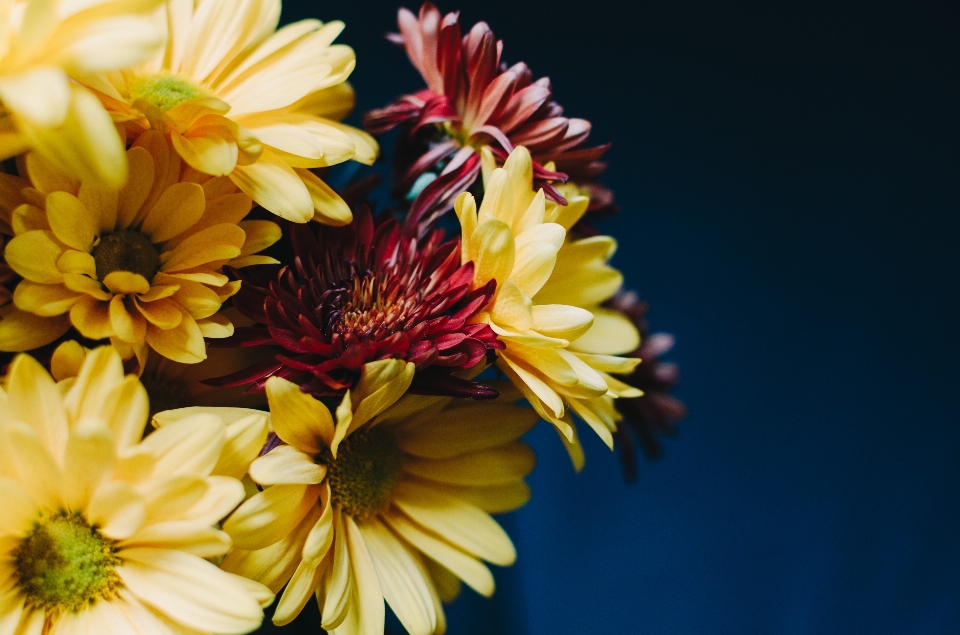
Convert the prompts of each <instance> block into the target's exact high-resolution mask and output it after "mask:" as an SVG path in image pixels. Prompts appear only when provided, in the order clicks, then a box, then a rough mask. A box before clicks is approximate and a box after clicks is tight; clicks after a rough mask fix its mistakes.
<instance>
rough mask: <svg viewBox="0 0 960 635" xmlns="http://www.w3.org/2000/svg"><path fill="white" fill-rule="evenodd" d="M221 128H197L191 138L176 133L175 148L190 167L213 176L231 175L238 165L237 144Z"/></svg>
mask: <svg viewBox="0 0 960 635" xmlns="http://www.w3.org/2000/svg"><path fill="white" fill-rule="evenodd" d="M227 134H228V133H227V131H226V129H225V128H221V127H219V126H218V127H210V128H199V129H197V128H195V129H193V130H191V131H190V134H189V136H184V135H180V134H178V133H176V132H174V133H173V134H172V135H171V141H172V142H173V147H174V148H175V149H176V151H177V153H178V154H179V155H180V156H182V157H183V160H184V161H186V162H187V163H188V164H189V165H190V167H192V168H194V169H196V170H199V171H200V172H203V173H204V174H212V175H213V176H223V175H226V174H230V173H231V172H232V171H233V170H234V168H235V167H236V165H237V156H238V153H239V151H238V149H237V143H236V141H234V140H233V139H232V138H228V137H227V136H226V135H227Z"/></svg>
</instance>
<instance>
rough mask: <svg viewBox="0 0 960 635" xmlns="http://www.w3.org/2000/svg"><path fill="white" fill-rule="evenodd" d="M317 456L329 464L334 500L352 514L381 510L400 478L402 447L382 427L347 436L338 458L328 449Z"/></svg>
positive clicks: (329, 480)
mask: <svg viewBox="0 0 960 635" xmlns="http://www.w3.org/2000/svg"><path fill="white" fill-rule="evenodd" d="M318 458H319V459H320V462H321V463H323V464H325V465H326V466H327V479H328V482H329V483H330V494H331V496H332V498H333V501H334V503H335V504H337V505H339V506H340V508H341V509H343V511H344V512H345V513H347V514H349V515H350V516H352V517H353V518H358V519H363V518H368V517H370V516H372V515H374V514H376V513H377V512H380V511H382V510H383V509H384V508H385V507H386V506H387V504H388V503H389V502H390V497H391V496H392V495H393V490H394V489H395V488H396V486H397V483H399V482H400V463H401V459H400V448H399V447H397V444H396V442H395V441H394V440H393V436H391V434H390V433H389V432H388V431H386V430H384V429H382V428H373V429H371V430H368V431H364V432H357V433H354V434H352V435H350V436H349V437H347V438H346V439H344V440H343V442H342V443H341V444H340V447H339V448H338V449H337V458H336V459H333V458H332V457H331V456H330V455H329V452H326V451H324V452H323V453H322V455H321V456H320V457H318Z"/></svg>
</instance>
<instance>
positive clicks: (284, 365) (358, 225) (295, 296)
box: [211, 206, 503, 399]
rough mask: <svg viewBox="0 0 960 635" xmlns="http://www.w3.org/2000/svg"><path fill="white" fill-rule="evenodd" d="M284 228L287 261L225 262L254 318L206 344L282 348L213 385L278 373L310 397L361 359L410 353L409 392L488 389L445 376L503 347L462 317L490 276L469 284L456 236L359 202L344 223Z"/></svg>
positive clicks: (237, 303) (255, 384) (351, 378)
mask: <svg viewBox="0 0 960 635" xmlns="http://www.w3.org/2000/svg"><path fill="white" fill-rule="evenodd" d="M311 225H312V226H311ZM315 232H316V233H315ZM289 234H290V237H291V244H292V248H293V254H294V257H293V260H292V262H293V264H292V265H290V266H285V267H282V268H280V269H279V270H277V267H276V266H264V267H248V268H246V269H244V270H238V271H235V275H236V276H237V277H238V278H239V279H240V280H242V281H243V285H242V286H241V289H240V291H239V293H237V295H236V296H234V298H233V304H234V307H236V308H237V309H238V310H239V311H240V312H241V313H243V314H244V315H246V316H247V317H248V318H250V319H252V320H253V321H254V322H256V325H254V326H250V327H242V328H238V329H237V330H236V332H235V334H234V336H233V337H231V338H228V339H227V340H221V341H220V342H217V343H216V344H217V345H220V343H221V342H223V343H225V344H227V345H235V346H259V345H276V346H278V347H280V349H281V351H280V352H279V353H278V354H277V355H275V356H274V357H273V358H272V359H269V360H266V361H264V362H261V363H259V364H256V365H254V366H251V367H249V368H247V369H245V370H243V371H240V372H238V373H234V374H232V375H229V376H226V377H222V378H220V379H218V380H216V383H217V385H223V386H237V385H248V386H249V388H248V390H250V391H255V390H262V389H263V386H264V384H265V383H266V381H267V379H268V378H269V377H272V376H279V377H284V378H286V379H289V380H291V381H293V382H296V383H298V384H300V386H301V388H302V389H303V391H304V392H309V393H311V394H313V395H316V396H324V395H337V394H342V393H343V392H344V391H345V390H346V389H348V388H350V387H352V386H353V385H354V383H355V382H356V380H357V379H358V378H359V376H360V369H361V368H362V367H363V365H364V364H366V363H367V362H371V361H376V360H380V359H388V358H396V359H405V360H408V361H411V362H413V363H414V364H416V367H417V373H416V375H415V379H414V384H413V386H412V387H411V390H413V391H415V392H418V393H421V394H443V395H457V396H466V397H473V398H478V399H484V398H493V397H495V396H496V395H497V393H496V391H494V390H493V389H491V388H489V387H488V386H485V385H483V384H480V383H477V382H472V381H467V380H465V379H461V378H459V377H456V376H454V375H452V373H454V372H455V371H460V370H466V369H469V368H472V367H474V366H475V365H476V364H478V363H479V362H481V361H482V360H483V359H484V358H485V357H486V355H487V351H489V350H491V349H499V348H502V347H503V345H502V344H501V343H500V341H499V340H497V338H496V335H495V334H494V332H493V330H491V328H490V327H489V326H487V325H485V324H469V321H470V318H471V317H473V316H474V314H475V313H477V311H479V310H480V309H481V308H482V307H483V306H485V305H486V304H487V303H488V302H489V301H490V299H491V297H492V296H493V293H494V289H495V287H494V285H493V284H490V285H487V286H485V287H483V288H481V289H477V290H475V291H470V283H471V282H472V281H473V263H467V264H463V265H462V264H461V263H460V242H459V240H450V241H446V242H445V241H444V239H443V233H442V231H440V230H434V231H432V232H431V233H430V234H429V235H427V236H426V237H424V238H421V239H417V238H413V237H409V236H407V235H406V234H404V233H403V232H402V230H401V227H400V225H399V224H398V223H397V222H396V221H395V220H393V219H389V220H386V221H384V222H380V223H375V222H374V220H373V217H372V215H371V213H370V211H369V208H367V207H366V206H362V207H361V208H360V209H359V210H358V212H357V213H356V215H355V219H354V221H353V223H351V224H350V225H347V226H346V227H328V226H324V225H315V224H310V225H291V226H290V228H289ZM257 270H259V271H257ZM264 273H268V274H273V275H271V276H269V277H265V276H264V275H263V274H264ZM211 344H214V343H213V342H211Z"/></svg>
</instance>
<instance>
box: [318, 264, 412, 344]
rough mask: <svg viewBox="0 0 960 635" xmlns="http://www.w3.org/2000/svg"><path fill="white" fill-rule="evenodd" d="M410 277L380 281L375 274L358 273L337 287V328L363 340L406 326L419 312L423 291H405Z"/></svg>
mask: <svg viewBox="0 0 960 635" xmlns="http://www.w3.org/2000/svg"><path fill="white" fill-rule="evenodd" d="M409 283H410V281H409V280H396V279H391V280H389V281H381V280H378V279H377V277H376V276H375V275H373V274H366V275H364V276H357V277H355V278H353V279H352V280H349V281H347V282H345V283H343V285H342V286H341V288H340V289H339V290H338V292H339V294H340V299H339V301H338V302H337V304H339V305H340V306H339V309H340V315H339V319H338V320H337V321H336V323H335V324H334V327H333V328H334V330H335V331H337V332H339V333H343V334H346V333H350V334H352V335H353V336H355V337H356V338H357V339H358V340H360V341H365V340H368V339H374V338H383V337H386V336H388V335H390V334H391V333H394V332H395V331H398V330H400V329H403V328H404V327H405V326H406V323H407V322H408V321H409V320H410V318H411V317H413V316H414V315H416V314H417V309H418V308H419V307H420V305H421V300H422V299H423V293H422V292H420V291H419V290H416V289H415V290H413V291H412V292H411V291H409V290H406V287H409V286H410V284H409Z"/></svg>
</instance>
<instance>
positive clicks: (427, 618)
mask: <svg viewBox="0 0 960 635" xmlns="http://www.w3.org/2000/svg"><path fill="white" fill-rule="evenodd" d="M358 528H359V529H360V534H361V535H362V536H363V541H364V544H365V545H366V546H367V550H368V551H369V553H370V560H371V561H372V562H373V568H374V569H375V570H376V572H377V579H378V580H379V581H380V588H381V589H382V590H383V599H384V600H386V601H387V604H389V605H390V608H391V609H393V612H394V614H396V616H397V618H398V619H399V620H400V623H401V624H403V627H404V628H405V629H406V630H407V632H408V633H410V635H432V634H433V632H434V630H436V627H437V614H436V612H435V611H434V606H433V600H432V599H431V597H430V590H429V589H428V588H427V583H426V581H425V580H424V579H423V575H422V574H421V573H420V570H419V569H418V567H417V565H416V563H415V561H414V559H413V556H412V555H411V554H410V552H409V551H408V549H407V547H406V546H404V545H403V543H401V542H400V541H399V540H397V538H396V537H395V536H394V535H393V533H391V532H390V530H389V529H387V528H386V527H384V526H383V525H382V524H381V523H380V521H379V520H376V519H373V520H371V521H369V522H365V523H362V524H360V525H358Z"/></svg>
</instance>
